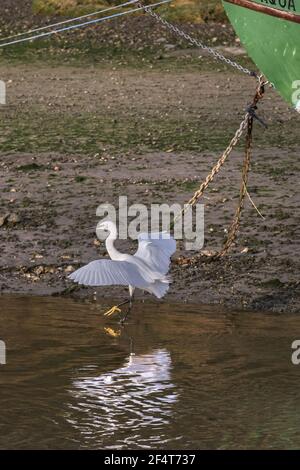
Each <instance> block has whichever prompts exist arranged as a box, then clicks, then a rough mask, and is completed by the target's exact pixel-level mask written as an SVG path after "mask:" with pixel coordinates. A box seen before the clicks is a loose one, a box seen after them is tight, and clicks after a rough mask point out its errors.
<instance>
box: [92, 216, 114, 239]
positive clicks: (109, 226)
mask: <svg viewBox="0 0 300 470" xmlns="http://www.w3.org/2000/svg"><path fill="white" fill-rule="evenodd" d="M96 234H97V237H98V238H99V239H100V240H105V239H106V237H107V236H108V235H109V234H112V235H114V236H116V234H117V229H116V226H115V224H114V223H113V222H111V221H110V220H102V221H101V222H99V224H98V225H97V228H96Z"/></svg>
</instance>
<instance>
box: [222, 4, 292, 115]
mask: <svg viewBox="0 0 300 470" xmlns="http://www.w3.org/2000/svg"><path fill="white" fill-rule="evenodd" d="M229 1H230V0H229ZM229 1H226V0H224V1H223V4H224V8H225V10H226V13H227V15H228V17H229V20H230V22H231V24H232V25H233V27H234V29H235V31H236V33H237V35H238V36H239V38H240V40H241V42H242V43H243V45H244V46H245V48H246V50H247V52H248V54H249V56H250V57H251V58H252V60H253V61H254V62H255V64H256V65H257V67H258V68H259V70H261V72H262V73H263V74H264V75H265V76H266V77H267V79H268V80H269V81H270V82H272V83H273V84H274V86H275V88H276V90H277V91H278V92H279V93H280V94H281V95H282V96H283V97H284V98H285V100H286V101H288V102H289V103H290V104H292V105H293V106H294V107H295V108H296V109H297V111H300V22H299V23H298V22H294V21H291V20H288V19H285V18H278V17H275V16H272V15H271V14H267V13H264V12H261V11H255V10H252V9H251V7H250V8H247V7H244V6H240V5H238V4H236V3H229ZM252 3H255V4H258V5H263V6H267V7H269V8H272V9H273V10H274V9H276V10H279V11H280V12H282V11H283V12H288V13H289V14H292V15H294V16H298V19H299V17H300V0H293V1H291V0H252Z"/></svg>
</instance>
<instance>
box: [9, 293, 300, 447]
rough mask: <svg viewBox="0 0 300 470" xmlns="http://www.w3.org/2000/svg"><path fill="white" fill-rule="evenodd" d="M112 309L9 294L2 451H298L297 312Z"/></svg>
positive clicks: (154, 307) (168, 307) (299, 369)
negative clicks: (120, 312)
mask: <svg viewBox="0 0 300 470" xmlns="http://www.w3.org/2000/svg"><path fill="white" fill-rule="evenodd" d="M105 304H106V306H107V305H109V304H108V303H107V301H106V302H105ZM104 307H105V306H104V305H102V306H101V305H99V304H96V303H89V302H82V301H73V300H68V299H67V300H66V299H60V298H32V297H27V298H24V297H13V298H12V297H0V339H1V340H3V341H5V343H6V348H7V358H6V360H7V364H6V365H2V366H0V409H1V414H0V429H1V432H0V448H2V449H3V448H13V449H31V448H35V449H36V448H41V449H47V448H52V449H54V448H56V449H70V448H71V449H72V448H75V449H76V448H82V449H84V448H87V449H96V448H106V449H107V448H112V449H126V448H129V449H135V448H163V449H170V448H173V449H174V448H180V449H188V448H190V449H192V448H201V449H206V448H214V449H215V448H221V449H222V448H225V449H228V448H297V447H300V401H299V397H300V366H294V365H292V363H291V343H292V341H293V340H294V339H297V338H299V339H300V317H298V316H290V315H285V316H278V315H269V314H263V313H261V314H259V313H257V314H253V313H245V312H240V313H239V312H222V311H220V310H219V309H218V308H205V307H200V306H195V305H194V306H183V305H167V304H165V303H161V304H141V303H139V304H138V303H137V304H136V306H135V310H134V312H133V315H132V317H131V319H130V321H129V323H128V325H126V326H125V328H124V329H122V331H119V326H118V324H117V322H116V320H110V321H109V322H108V321H107V320H106V321H105V320H104V318H103V316H102V312H103V308H104ZM107 327H110V328H112V330H109V331H107V330H106V331H105V328H107ZM109 332H110V334H108V333H109ZM112 334H113V335H115V337H113V336H112ZM119 334H120V336H118V335H119Z"/></svg>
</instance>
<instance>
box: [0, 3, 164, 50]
mask: <svg viewBox="0 0 300 470" xmlns="http://www.w3.org/2000/svg"><path fill="white" fill-rule="evenodd" d="M170 2H171V0H161V1H160V2H157V3H153V4H152V5H151V7H152V8H153V7H157V6H159V5H164V4H165V3H170ZM138 5H139V4H138ZM145 8H147V5H146V6H142V5H139V6H138V7H137V8H132V9H131V10H128V11H123V12H119V13H115V14H113V15H109V16H104V17H102V18H96V19H93V20H89V21H85V22H84V23H79V24H75V25H71V26H66V27H65V28H60V29H55V30H53V31H47V32H44V33H40V34H37V35H35V36H30V37H25V38H20V39H15V40H13V41H9V42H5V43H4V44H0V48H2V47H6V46H11V45H13V44H20V43H23V42H28V41H33V40H34V39H40V38H44V37H47V36H51V35H53V34H58V33H62V32H65V31H71V30H73V29H77V28H82V27H86V26H89V25H92V24H97V23H101V22H103V21H106V20H111V19H113V18H118V17H120V16H124V15H129V14H130V13H134V12H136V11H141V10H145Z"/></svg>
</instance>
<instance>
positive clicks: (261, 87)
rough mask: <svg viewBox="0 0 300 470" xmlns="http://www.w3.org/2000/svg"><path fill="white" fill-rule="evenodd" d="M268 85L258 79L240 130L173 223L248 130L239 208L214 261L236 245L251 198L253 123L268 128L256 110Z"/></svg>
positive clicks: (191, 205)
mask: <svg viewBox="0 0 300 470" xmlns="http://www.w3.org/2000/svg"><path fill="white" fill-rule="evenodd" d="M268 83H269V82H268V81H267V80H265V79H264V77H263V76H262V75H260V76H259V77H258V86H257V88H256V92H255V95H254V98H253V101H252V103H251V105H250V106H248V108H247V112H246V114H245V116H244V118H243V120H242V122H241V124H240V126H239V128H238V129H237V131H236V133H235V134H234V137H233V138H232V140H231V141H230V143H229V145H228V147H227V148H226V150H225V151H224V152H223V154H222V155H221V157H220V158H219V160H218V161H217V163H216V164H215V165H214V166H213V168H212V169H211V171H210V172H209V174H208V175H207V176H206V178H205V180H204V181H203V183H202V184H201V185H200V187H199V189H198V190H197V191H196V192H195V193H194V194H193V197H192V198H191V199H190V200H189V201H188V202H187V204H185V206H184V208H183V209H182V211H181V212H180V213H179V214H177V216H176V217H175V218H174V220H173V223H172V228H173V227H174V224H175V222H176V220H178V218H179V217H181V216H182V215H183V214H184V213H185V212H186V211H187V210H188V209H189V208H191V207H193V206H194V205H195V204H196V203H197V202H198V200H199V199H200V197H201V196H202V195H203V193H204V192H205V190H206V189H207V188H208V186H209V184H210V183H211V182H212V181H213V179H214V177H215V176H216V175H217V174H218V173H219V171H220V169H221V168H222V166H223V165H224V163H225V162H226V160H227V158H228V157H229V156H230V154H231V152H232V150H233V149H234V148H235V146H236V145H237V144H238V143H239V141H240V140H241V137H242V135H243V134H244V131H245V130H246V129H247V134H246V144H245V157H244V163H243V169H242V182H241V187H240V194H239V202H238V207H237V209H236V212H235V215H234V218H233V221H232V223H231V225H230V227H229V230H228V235H227V239H226V241H225V243H224V246H223V248H222V249H221V250H220V251H219V252H218V253H217V254H216V255H214V256H213V257H212V259H218V258H221V257H223V256H224V255H225V254H227V253H228V251H229V249H230V247H231V246H232V244H233V243H234V241H235V239H236V236H237V233H238V230H239V226H240V220H241V215H242V211H243V208H244V200H245V196H246V195H247V196H249V193H248V190H247V183H248V176H249V170H250V160H251V150H252V135H253V122H254V120H255V119H256V120H257V121H258V122H259V123H260V124H262V125H264V126H265V127H266V125H265V123H264V122H263V121H262V120H261V119H260V118H259V117H258V116H257V114H256V109H257V104H258V102H259V101H260V100H261V99H262V98H263V96H264V92H265V87H266V85H267V84H268ZM249 199H250V202H251V204H252V205H254V203H253V201H252V200H251V198H250V196H249ZM254 207H255V209H256V210H257V212H258V213H259V215H260V216H261V214H260V212H259V211H258V209H257V208H256V206H255V205H254ZM195 259H197V257H196V258H195V257H194V258H193V259H184V264H188V263H189V262H192V261H193V262H194V261H195Z"/></svg>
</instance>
